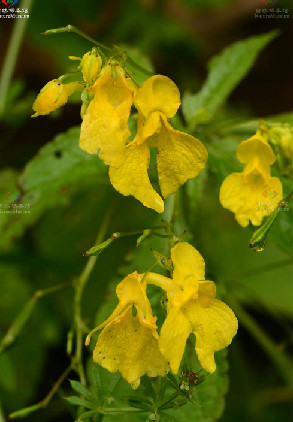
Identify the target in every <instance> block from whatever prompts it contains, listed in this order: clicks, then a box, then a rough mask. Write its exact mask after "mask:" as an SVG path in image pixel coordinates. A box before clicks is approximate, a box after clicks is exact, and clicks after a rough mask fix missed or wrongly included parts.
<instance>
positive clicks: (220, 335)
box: [183, 299, 238, 373]
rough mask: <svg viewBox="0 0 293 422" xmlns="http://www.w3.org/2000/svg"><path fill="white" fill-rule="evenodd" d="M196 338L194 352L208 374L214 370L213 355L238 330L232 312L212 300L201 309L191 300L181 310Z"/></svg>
mask: <svg viewBox="0 0 293 422" xmlns="http://www.w3.org/2000/svg"><path fill="white" fill-rule="evenodd" d="M183 312H184V314H185V315H186V317H187V318H188V320H189V321H190V323H191V326H192V331H193V332H194V334H195V336H196V341H195V350H196V353H197V357H198V360H199V362H200V364H201V366H202V367H203V368H204V369H205V370H206V371H208V372H210V373H212V372H214V371H215V370H216V363H215V359H214V353H215V352H217V351H218V350H221V349H224V348H225V347H227V346H228V345H229V344H230V343H231V341H232V339H233V337H234V336H235V334H236V332H237V328H238V322H237V318H236V317H235V315H234V312H233V311H232V310H231V309H230V308H229V306H227V305H226V304H225V303H224V302H221V301H220V300H216V299H215V300H214V301H213V304H212V305H211V306H209V307H205V308H203V307H202V306H201V305H200V304H199V303H198V301H195V300H192V301H190V302H189V303H188V304H187V305H186V306H184V308H183Z"/></svg>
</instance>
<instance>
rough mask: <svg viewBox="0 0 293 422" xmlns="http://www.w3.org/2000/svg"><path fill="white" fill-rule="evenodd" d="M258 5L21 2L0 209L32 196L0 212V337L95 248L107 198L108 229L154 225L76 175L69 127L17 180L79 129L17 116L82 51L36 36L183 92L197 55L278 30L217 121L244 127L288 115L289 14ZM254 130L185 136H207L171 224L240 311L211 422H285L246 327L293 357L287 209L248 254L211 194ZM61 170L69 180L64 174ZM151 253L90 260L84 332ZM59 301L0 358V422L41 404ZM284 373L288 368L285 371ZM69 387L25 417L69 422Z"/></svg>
mask: <svg viewBox="0 0 293 422" xmlns="http://www.w3.org/2000/svg"><path fill="white" fill-rule="evenodd" d="M21 5H22V0H20V1H19V4H18V6H19V7H21ZM1 6H2V5H1ZM265 7H267V6H265V5H264V3H263V2H262V1H261V0H249V1H247V0H241V1H231V0H205V1H204V0H137V1H135V0H107V1H97V0H83V1H80V0H70V1H69V0H58V1H49V0H43V1H42V2H41V1H34V2H33V4H32V6H31V8H30V10H29V14H30V17H29V19H28V22H27V28H26V32H25V36H24V39H23V42H22V44H21V48H20V52H19V56H18V59H17V65H16V69H15V72H14V75H13V81H12V83H11V87H10V90H9V95H8V97H7V99H6V101H5V112H4V114H3V115H2V117H1V140H0V160H1V170H0V171H1V173H0V195H1V198H0V203H1V204H3V206H4V205H5V203H6V202H7V200H6V199H5V194H7V193H9V192H12V194H14V193H15V194H16V193H17V192H21V191H20V190H19V189H20V188H23V186H27V187H28V188H29V189H31V190H32V192H33V193H32V194H31V196H28V197H25V198H26V202H28V203H31V204H32V206H31V213H30V214H28V215H5V214H0V229H1V237H0V248H1V249H0V277H1V296H0V298H1V300H0V331H1V335H2V336H3V335H4V334H5V333H6V331H7V329H8V328H9V325H10V324H11V322H12V321H13V319H14V318H15V316H16V315H17V313H18V311H19V310H20V309H21V307H22V306H23V305H24V304H25V303H26V301H27V300H29V298H30V297H31V296H32V294H33V292H34V291H36V290H37V289H44V288H47V287H49V286H52V285H55V284H58V283H62V282H66V281H70V280H72V279H73V278H74V277H76V276H78V274H80V272H81V271H82V269H83V267H84V265H85V258H84V257H82V253H84V251H86V250H87V249H88V248H89V247H90V246H92V244H93V243H94V239H95V237H96V233H97V232H98V228H99V225H100V223H101V221H102V219H103V215H104V214H105V212H106V211H107V209H108V207H109V204H110V203H111V202H112V200H113V198H116V205H115V209H114V211H113V215H112V218H111V221H110V224H109V228H108V234H110V233H112V232H114V231H119V230H121V231H122V230H123V231H126V230H134V229H138V228H144V227H148V226H150V225H153V224H155V223H157V222H158V221H159V220H160V217H158V216H157V215H156V213H155V212H153V211H151V210H148V209H146V208H144V207H143V206H142V205H141V204H140V203H139V202H138V201H136V200H135V199H133V198H125V197H122V196H120V195H119V194H118V193H117V192H115V191H114V189H113V188H112V186H111V185H110V183H109V181H108V177H107V175H106V168H105V166H104V165H103V163H102V162H97V161H94V160H92V159H91V158H92V157H90V158H89V164H88V165H89V167H88V168H87V169H83V168H80V167H82V166H83V164H82V165H81V166H79V162H78V159H76V161H74V160H73V158H72V157H71V155H68V156H67V155H66V154H67V153H66V151H67V150H66V148H68V147H70V145H71V147H70V148H73V149H74V145H77V141H78V130H77V129H71V130H70V132H69V134H67V135H64V137H65V138H64V145H63V144H62V142H63V141H62V139H63V138H62V139H61V143H60V145H63V147H60V148H61V151H59V152H58V154H57V153H56V150H55V153H53V152H54V151H53V150H52V151H53V152H52V151H49V150H47V154H48V157H47V160H45V161H44V162H40V165H39V167H38V166H36V167H35V168H34V167H33V168H27V169H26V170H25V172H23V169H24V167H25V165H26V163H27V162H28V161H30V160H31V159H32V158H33V157H34V156H35V155H36V154H37V152H38V150H39V149H40V148H41V147H43V146H44V145H45V144H47V143H48V142H50V141H52V139H53V138H54V137H55V136H56V135H58V134H59V133H62V132H66V131H67V130H68V129H70V128H72V127H73V126H79V125H80V115H79V108H80V104H79V103H78V102H77V101H75V100H74V99H73V101H71V102H70V103H69V104H67V105H66V106H65V107H64V108H62V109H61V110H59V111H58V112H56V113H54V114H53V115H50V116H47V117H38V118H37V119H30V115H31V114H32V110H31V105H32V102H33V100H34V98H35V96H36V95H37V93H38V92H39V90H40V89H41V88H42V86H43V85H45V83H46V82H47V81H49V80H51V79H53V78H55V77H58V76H59V75H61V74H64V73H66V72H67V71H70V70H71V69H72V62H71V61H70V60H69V59H68V56H69V55H74V56H81V55H83V54H84V53H85V52H86V51H88V50H89V49H90V48H91V47H92V46H91V44H90V43H89V42H87V41H85V40H83V39H81V38H79V37H78V36H77V35H75V34H66V33H65V34H60V35H54V36H53V35H52V36H42V35H41V32H43V31H45V30H46V29H50V28H55V27H59V26H65V25H67V24H72V25H75V26H77V27H78V28H80V29H81V30H82V31H84V32H85V33H87V34H89V35H90V36H92V37H94V38H95V39H97V40H99V41H101V42H103V43H105V44H111V43H119V44H120V45H121V44H123V45H125V46H129V48H130V47H131V48H134V50H131V49H129V51H133V55H134V57H138V60H139V57H140V56H139V53H138V52H137V50H138V51H140V52H141V53H143V54H144V55H145V56H147V57H148V58H149V59H150V61H151V63H152V64H153V66H154V69H155V71H156V73H161V74H164V75H167V76H169V77H171V78H172V79H173V80H174V81H175V83H176V84H177V85H178V87H179V88H180V91H181V92H182V93H183V92H185V91H191V92H196V91H198V90H199V89H200V87H201V85H202V83H203V81H204V80H205V78H206V75H207V63H208V61H209V59H210V58H211V57H213V56H214V55H216V54H218V53H219V52H220V51H221V50H222V49H223V48H225V47H226V46H228V45H229V44H231V43H233V42H235V41H237V40H239V39H242V38H246V37H248V36H251V35H257V34H260V33H264V32H268V31H270V30H272V29H278V30H279V31H280V34H279V36H278V37H277V38H276V39H274V40H273V41H272V42H271V43H270V44H269V46H268V47H267V48H266V49H265V50H264V51H263V52H261V54H260V55H259V57H258V59H257V61H256V64H255V65H254V67H253V68H252V70H251V71H250V72H249V74H248V75H247V76H246V77H245V79H244V80H243V81H242V82H241V83H240V84H239V86H238V87H236V89H235V90H234V91H233V93H232V95H231V96H230V97H229V100H228V103H227V104H225V106H223V107H222V108H221V109H220V111H219V112H218V115H217V120H216V121H217V122H222V121H226V120H229V119H234V118H235V119H240V121H241V122H250V121H251V120H252V119H254V120H255V119H257V118H261V117H266V116H274V115H278V114H282V113H287V112H288V111H290V110H291V108H292V97H291V96H290V95H289V94H288V93H289V91H290V90H291V89H292V34H291V30H292V11H291V10H289V13H290V14H291V15H290V18H289V19H257V18H255V10H256V9H262V8H265ZM274 7H275V8H276V7H279V8H288V9H290V2H289V1H287V0H279V2H278V3H277V4H275V5H274ZM13 24H14V20H13V19H2V20H1V22H0V35H1V37H0V50H1V62H2V63H3V62H4V59H5V53H6V50H7V45H8V42H9V39H10V37H11V34H12V30H13ZM179 116H181V114H180V113H179ZM181 117H182V116H181ZM276 119H277V120H278V118H276ZM280 121H283V120H282V118H280ZM291 123H292V121H291ZM253 128H254V126H253V125H252V129H250V126H248V129H245V130H243V131H242V132H241V131H240V132H239V133H238V134H237V136H235V133H234V134H233V136H232V135H231V134H227V133H226V132H212V134H210V133H209V128H207V127H199V128H198V129H197V133H196V136H197V137H198V138H199V139H201V140H202V141H203V142H207V149H208V150H209V153H210V162H209V163H210V164H209V168H208V169H206V171H205V172H204V173H203V175H202V176H200V177H199V178H198V180H197V181H196V182H195V183H189V182H188V184H187V185H186V187H185V188H184V189H183V190H182V193H181V196H180V201H181V202H180V206H179V215H178V222H177V229H178V231H179V232H180V230H183V229H187V230H188V233H187V236H186V239H187V240H189V241H191V242H192V243H193V245H194V246H195V247H197V248H198V249H199V251H200V252H201V254H202V255H203V256H204V258H205V260H206V268H207V279H211V280H214V281H215V282H216V283H217V286H218V292H219V294H220V295H221V297H223V299H224V300H225V301H226V302H227V303H230V306H231V307H232V308H233V304H234V305H235V302H233V301H236V303H237V306H239V309H238V308H236V309H235V308H234V310H235V313H236V314H237V311H239V312H240V314H241V318H240V315H238V317H239V321H240V327H239V332H238V334H237V336H236V338H235V339H234V341H233V343H232V345H231V346H230V347H229V362H230V368H229V377H230V388H229V392H228V394H227V398H226V408H225V410H224V413H223V415H222V416H221V418H220V420H221V421H222V422H235V421H236V420H237V421H238V422H248V421H249V422H292V390H291V389H290V388H289V387H288V385H287V384H286V382H285V380H284V378H286V376H284V374H282V371H281V370H280V368H279V367H278V365H276V364H274V358H272V357H270V356H269V355H268V353H267V347H266V346H264V345H263V344H260V343H261V340H260V338H259V336H258V333H257V332H255V331H253V328H251V324H250V322H251V321H253V324H257V327H260V328H261V330H262V332H263V331H264V332H265V333H267V335H268V336H269V337H270V341H271V342H273V343H274V344H275V345H276V346H277V347H276V349H275V350H276V353H280V354H282V353H286V354H288V355H289V354H290V353H291V352H292V340H293V338H292V326H291V321H292V313H293V307H292V294H293V289H292V266H291V260H292V244H293V242H292V240H293V239H292V215H291V213H289V212H284V213H283V215H281V216H280V217H281V218H280V219H279V221H278V222H277V224H276V225H275V227H274V228H273V231H272V233H271V234H270V235H269V241H268V245H267V247H266V248H265V250H264V252H262V253H259V254H257V253H255V252H253V251H251V250H250V249H249V248H248V243H249V239H250V237H251V235H252V232H253V228H251V227H250V228H247V229H242V228H241V227H240V226H238V225H237V223H236V222H235V220H234V217H233V214H232V213H230V212H228V211H227V210H224V209H223V208H222V207H221V205H220V203H219V200H218V193H219V187H220V184H221V182H222V180H223V179H224V177H226V176H227V174H229V173H230V172H231V171H233V170H235V169H237V168H238V169H239V168H241V167H239V166H238V164H239V163H238V164H237V161H236V156H235V149H236V146H237V143H238V142H239V141H241V140H244V139H246V138H248V137H249V136H251V135H252V134H253ZM211 131H212V129H211V130H210V132H211ZM211 139H212V141H213V142H212V143H210V146H209V145H208V143H209V142H210V141H211ZM58 145H59V144H58ZM62 148H64V149H62ZM76 149H77V147H76ZM74 151H75V150H74ZM72 154H73V153H72ZM74 154H75V152H74ZM74 154H73V155H74ZM60 157H61V161H60ZM70 160H73V161H74V162H73V161H70ZM66 166H67V167H68V168H69V169H72V172H71V171H70V173H71V174H70V176H68V175H67V176H66V175H65V176H64V178H63V170H64V168H66ZM70 166H71V167H70ZM74 172H75V173H76V174H77V175H78V176H76V178H75V177H73V176H72V174H73V173H74ZM21 175H22V176H21ZM19 176H20V177H21V179H19ZM19 180H20V181H21V183H20V184H19ZM20 185H21V186H20ZM288 189H289V188H288ZM288 193H289V190H288ZM288 193H287V194H288ZM290 219H291V220H290ZM151 246H153V243H152V239H150V240H148V241H147V242H146V243H145V244H142V245H141V247H140V248H141V249H140V252H139V254H140V257H139V260H138V259H136V255H137V249H135V239H134V238H127V239H121V240H120V241H119V242H117V243H115V244H114V245H112V246H111V248H109V249H107V250H106V251H105V252H104V253H103V255H101V257H100V258H99V260H98V262H97V265H96V267H95V269H94V271H93V274H92V276H91V278H90V280H89V282H88V284H87V286H86V290H85V294H84V297H83V316H84V318H85V320H86V323H87V324H88V325H89V326H90V327H91V326H92V325H93V324H94V320H95V314H96V312H97V310H98V307H99V305H100V304H101V303H102V302H103V301H104V299H105V298H106V297H107V285H108V284H110V283H113V282H114V283H117V282H118V281H120V280H121V278H122V276H124V275H125V274H126V273H127V270H129V269H131V270H134V269H137V270H138V271H141V272H143V271H144V270H145V269H146V268H147V266H148V263H147V262H149V260H150V254H151V253H150V251H149V248H150V247H151ZM126 268H127V270H126ZM230 299H231V300H230ZM72 300H73V291H72V289H71V287H68V288H67V289H64V290H62V291H59V292H57V293H55V294H52V295H50V296H46V297H44V298H42V299H40V300H39V301H38V302H37V305H36V308H35V311H34V313H33V315H32V318H31V319H30V320H29V322H28V324H27V325H26V326H25V327H24V328H23V330H22V332H21V334H20V335H19V337H18V339H17V341H16V342H15V344H13V346H12V347H11V348H10V349H9V350H8V351H6V352H5V353H3V354H1V355H0V403H1V408H2V410H1V411H0V421H1V422H2V421H5V420H6V419H5V417H6V416H4V415H7V414H8V413H9V412H11V411H14V410H17V409H18V408H21V407H23V406H27V405H29V404H32V403H36V402H38V401H39V400H41V399H42V398H43V397H44V396H45V395H46V394H47V392H48V390H49V389H50V387H51V386H52V384H53V383H54V382H55V380H56V379H57V378H58V376H59V375H60V373H61V372H62V371H63V370H64V368H65V366H66V365H67V363H68V359H67V357H66V336H67V332H68V330H69V329H70V327H71V325H72V319H73V311H72ZM253 326H254V328H255V325H253ZM273 353H274V352H273ZM89 356H90V355H89V354H88V353H87V354H86V357H89ZM287 370H288V372H290V371H292V367H291V368H289V367H288V368H287ZM63 389H64V390H63ZM68 389H69V384H68V382H67V381H65V383H64V384H63V387H62V389H61V392H60V393H59V395H57V397H56V398H54V399H53V401H52V403H50V405H49V406H48V407H47V408H46V409H44V410H41V411H40V412H39V413H37V414H32V415H30V416H29V417H27V418H26V419H24V421H26V422H28V421H29V422H33V421H38V422H45V421H50V422H59V421H60V422H61V421H62V422H71V421H73V420H74V416H73V415H74V413H72V412H73V408H72V407H70V405H69V404H68V403H66V402H65V401H64V400H63V399H62V397H61V396H63V395H65V394H67V391H68ZM174 416H175V415H174ZM1 418H2V419H1ZM179 422H181V421H179Z"/></svg>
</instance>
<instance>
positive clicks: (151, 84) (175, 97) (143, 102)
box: [134, 75, 181, 117]
mask: <svg viewBox="0 0 293 422" xmlns="http://www.w3.org/2000/svg"><path fill="white" fill-rule="evenodd" d="M134 103H135V106H136V108H137V109H138V110H139V111H140V112H141V113H142V114H143V115H144V117H148V115H149V114H150V113H152V112H153V111H160V112H162V113H163V114H164V115H165V116H166V117H173V116H174V115H175V114H176V111H177V110H178V108H179V106H180V104H181V102H180V92H179V90H178V88H177V86H176V85H175V84H174V82H173V81H171V79H169V78H167V76H162V75H155V76H152V77H151V78H149V79H147V80H146V81H145V82H144V84H143V85H142V86H141V87H140V88H139V90H138V91H137V94H136V96H135V100H134Z"/></svg>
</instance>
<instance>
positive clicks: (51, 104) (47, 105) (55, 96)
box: [32, 79, 83, 117]
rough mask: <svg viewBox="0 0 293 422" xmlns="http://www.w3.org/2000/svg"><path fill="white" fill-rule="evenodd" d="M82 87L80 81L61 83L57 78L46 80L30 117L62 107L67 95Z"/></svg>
mask: <svg viewBox="0 0 293 422" xmlns="http://www.w3.org/2000/svg"><path fill="white" fill-rule="evenodd" d="M81 89H83V85H82V84H81V83H80V82H70V83H68V84H63V83H61V82H60V81H58V79H53V80H52V81H50V82H48V83H47V84H46V85H45V86H44V87H43V88H42V89H41V91H40V93H39V95H38V96H37V98H36V100H35V102H34V104H33V110H34V111H35V114H34V115H33V116H32V117H37V116H39V115H42V116H44V115H46V114H49V113H51V112H52V111H54V110H57V109H58V108H60V107H62V106H63V105H64V104H65V103H66V102H67V100H68V97H69V96H70V95H71V94H73V92H75V91H79V90H81Z"/></svg>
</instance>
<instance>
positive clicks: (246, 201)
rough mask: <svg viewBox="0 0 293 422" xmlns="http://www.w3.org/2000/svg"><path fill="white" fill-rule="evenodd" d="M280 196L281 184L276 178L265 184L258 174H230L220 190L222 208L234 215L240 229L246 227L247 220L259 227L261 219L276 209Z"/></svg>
mask: <svg viewBox="0 0 293 422" xmlns="http://www.w3.org/2000/svg"><path fill="white" fill-rule="evenodd" d="M282 195H283V190H282V184H281V182H280V180H279V179H278V178H277V177H270V178H269V179H268V181H267V182H265V180H264V178H263V177H262V176H261V175H259V174H251V175H249V177H245V176H244V174H243V173H232V174H230V175H229V176H228V177H226V179H225V180H224V182H223V183H222V186H221V188H220V202H221V204H222V206H223V207H224V208H227V209H229V210H230V211H232V212H233V213H234V214H235V218H236V220H237V222H238V223H239V224H240V225H241V226H242V227H246V226H247V225H248V224H249V220H250V221H251V222H252V224H253V225H254V226H259V225H260V224H261V222H262V219H263V217H265V216H267V215H270V214H271V213H272V212H273V210H274V209H275V208H276V207H277V205H278V202H279V201H280V200H281V199H282Z"/></svg>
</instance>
